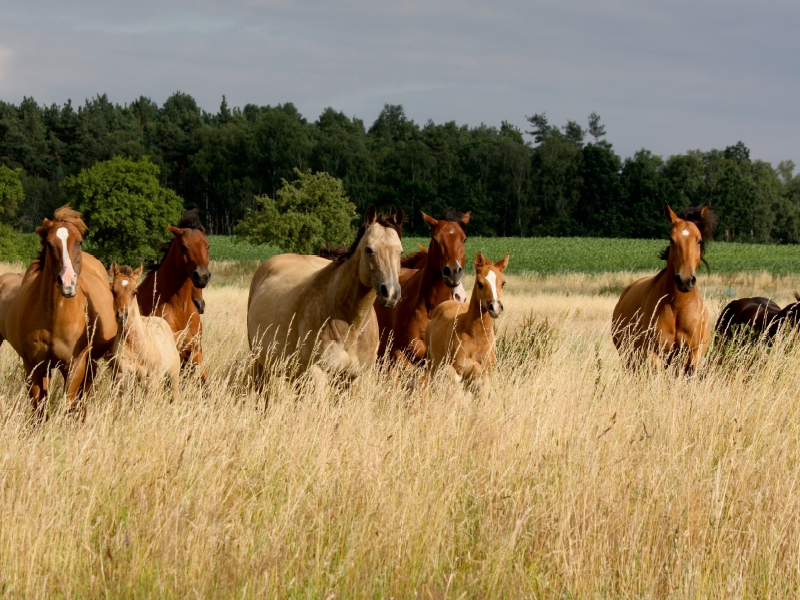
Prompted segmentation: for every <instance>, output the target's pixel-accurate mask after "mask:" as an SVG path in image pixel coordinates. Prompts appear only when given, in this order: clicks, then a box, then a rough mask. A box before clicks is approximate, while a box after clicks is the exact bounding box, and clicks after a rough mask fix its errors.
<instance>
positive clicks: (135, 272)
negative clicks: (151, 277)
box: [133, 263, 144, 281]
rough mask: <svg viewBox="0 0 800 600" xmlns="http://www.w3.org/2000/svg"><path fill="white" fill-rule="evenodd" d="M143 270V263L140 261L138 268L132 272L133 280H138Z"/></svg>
mask: <svg viewBox="0 0 800 600" xmlns="http://www.w3.org/2000/svg"><path fill="white" fill-rule="evenodd" d="M143 270H144V265H143V264H142V263H139V268H138V269H136V270H135V271H134V272H133V280H134V281H139V277H141V276H142V271H143Z"/></svg>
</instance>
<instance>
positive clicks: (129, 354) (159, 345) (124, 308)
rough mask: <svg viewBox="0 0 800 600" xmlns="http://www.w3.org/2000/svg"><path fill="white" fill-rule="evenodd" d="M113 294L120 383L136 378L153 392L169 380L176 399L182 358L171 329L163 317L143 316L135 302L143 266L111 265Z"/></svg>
mask: <svg viewBox="0 0 800 600" xmlns="http://www.w3.org/2000/svg"><path fill="white" fill-rule="evenodd" d="M109 274H110V275H111V293H112V294H113V295H114V314H115V316H116V319H117V324H118V325H119V329H118V330H117V337H116V338H114V346H113V348H112V350H111V354H112V357H113V359H112V360H113V363H114V373H115V376H116V378H117V380H120V379H127V378H135V379H136V380H137V381H138V382H139V383H140V384H141V385H143V386H144V387H145V388H147V389H149V390H151V391H154V390H155V386H157V385H158V384H159V383H161V381H162V380H163V379H164V377H169V379H170V383H171V384H172V394H173V396H177V395H178V378H179V376H180V370H181V358H180V355H179V354H178V349H177V347H176V345H175V336H174V335H173V333H172V328H171V327H170V326H169V323H167V322H166V321H165V320H164V319H162V318H161V317H142V315H141V313H140V312H139V303H138V302H137V300H136V295H137V292H138V291H139V283H138V282H139V277H140V276H141V274H142V267H141V266H139V268H138V269H136V270H135V271H133V270H131V268H130V267H128V266H122V267H117V263H116V262H114V263H112V264H111V269H109Z"/></svg>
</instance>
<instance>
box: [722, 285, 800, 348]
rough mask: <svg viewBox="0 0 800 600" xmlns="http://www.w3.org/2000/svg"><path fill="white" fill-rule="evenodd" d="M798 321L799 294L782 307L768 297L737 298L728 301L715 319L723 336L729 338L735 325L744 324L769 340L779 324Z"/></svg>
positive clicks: (792, 324)
mask: <svg viewBox="0 0 800 600" xmlns="http://www.w3.org/2000/svg"><path fill="white" fill-rule="evenodd" d="M798 322H800V296H798V294H797V293H795V302H792V303H791V304H788V305H787V306H785V307H784V308H783V309H781V307H780V306H778V305H777V304H775V302H773V301H772V300H770V299H769V298H763V297H755V298H739V299H738V300H733V301H732V302H729V303H728V305H727V306H726V307H725V308H724V309H722V312H721V313H720V315H719V319H717V324H716V327H715V328H716V330H717V333H719V334H720V335H721V336H723V338H725V339H731V338H732V337H733V334H734V328H735V327H736V326H746V327H749V328H751V329H752V330H753V331H754V332H755V333H757V334H763V333H765V334H766V337H767V339H768V340H771V339H772V338H774V337H775V336H776V335H777V334H778V330H779V329H780V327H781V325H783V324H787V325H789V326H792V327H793V326H795V325H797V323H798Z"/></svg>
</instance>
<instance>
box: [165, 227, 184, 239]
mask: <svg viewBox="0 0 800 600" xmlns="http://www.w3.org/2000/svg"><path fill="white" fill-rule="evenodd" d="M167 229H169V232H170V233H171V234H172V235H174V236H175V237H178V236H180V235H183V229H181V228H180V227H173V226H172V225H167Z"/></svg>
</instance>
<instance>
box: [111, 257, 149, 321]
mask: <svg viewBox="0 0 800 600" xmlns="http://www.w3.org/2000/svg"><path fill="white" fill-rule="evenodd" d="M142 269H143V267H142V265H139V268H138V269H136V270H135V271H134V270H133V269H131V268H130V267H129V266H127V265H123V266H121V267H118V266H117V263H116V262H113V263H111V268H110V269H109V270H108V274H109V275H110V276H111V284H110V287H111V294H112V295H113V296H114V316H115V317H116V319H117V323H118V324H119V325H121V326H122V327H125V325H127V323H128V317H129V316H130V314H131V311H132V310H134V308H135V309H136V310H138V306H139V305H138V303H137V301H136V293H137V292H138V291H139V277H140V276H141V275H142Z"/></svg>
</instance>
